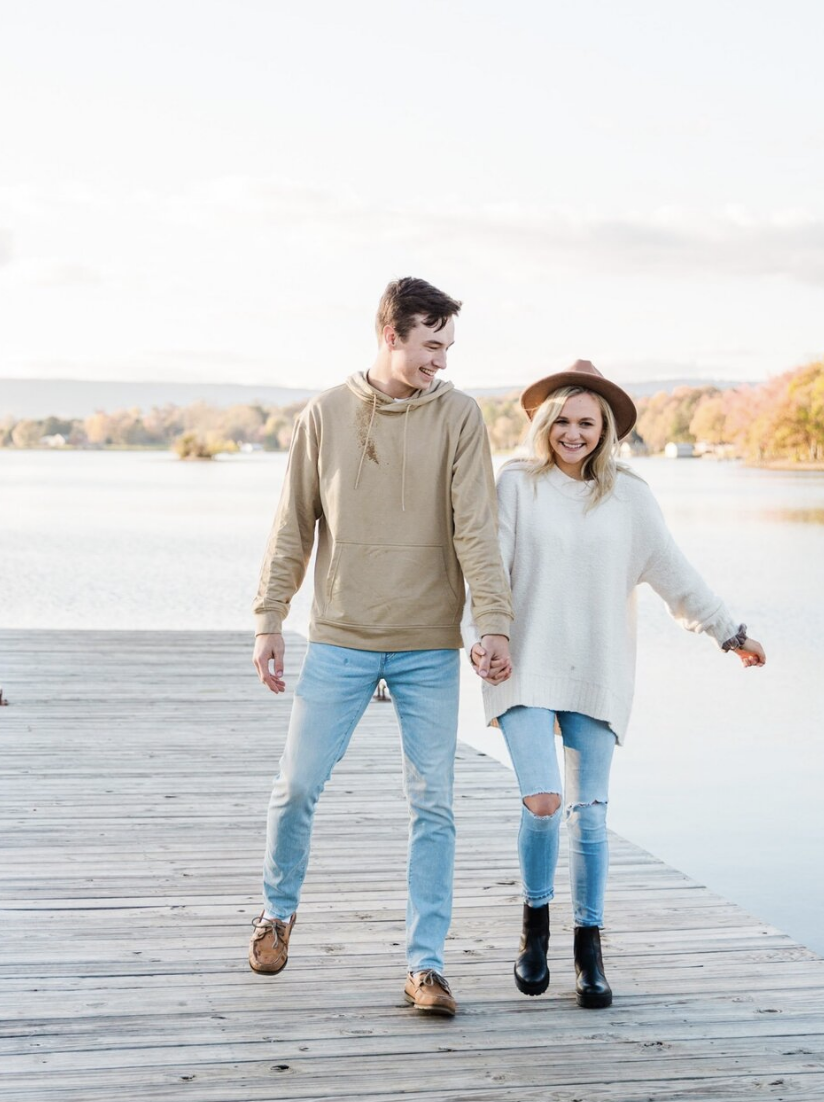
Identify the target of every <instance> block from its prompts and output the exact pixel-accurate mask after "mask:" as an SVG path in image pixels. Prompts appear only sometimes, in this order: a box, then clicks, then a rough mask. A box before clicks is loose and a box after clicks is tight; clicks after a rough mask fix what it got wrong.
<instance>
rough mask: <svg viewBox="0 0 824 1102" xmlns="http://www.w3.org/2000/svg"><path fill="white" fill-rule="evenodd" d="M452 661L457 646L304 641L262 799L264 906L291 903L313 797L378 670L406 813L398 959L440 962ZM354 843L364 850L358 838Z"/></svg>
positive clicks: (448, 909) (449, 839)
mask: <svg viewBox="0 0 824 1102" xmlns="http://www.w3.org/2000/svg"><path fill="white" fill-rule="evenodd" d="M458 669H459V652H458V651H457V650H417V651H396V652H383V651H365V650H353V649H351V648H349V647H333V646H330V645H328V644H326V643H310V644H309V647H308V650H307V652H306V658H305V661H304V663H303V669H302V670H301V674H300V678H299V679H298V683H297V686H296V688H295V699H294V703H293V705H292V715H291V719H290V722H289V733H288V735H287V737H286V745H285V747H284V751H283V757H282V758H281V760H280V773H279V774H278V776H277V777H276V778H275V783H274V788H273V790H272V798H271V800H270V801H269V816H268V823H267V845H266V859H265V863H264V872H263V896H264V901H265V906H266V911H267V913H268V914H270V915H273V916H274V917H275V918H280V919H284V920H287V919H288V918H289V917H290V916H291V915H292V913H293V912H294V911H296V910H297V907H298V901H299V898H300V890H301V886H302V884H303V879H304V877H305V875H306V867H307V864H308V862H309V845H310V840H311V835H312V821H313V819H314V814H315V806H316V804H317V801H318V797H319V796H320V794H321V792H322V791H323V788H324V785H325V784H326V782H327V781H328V780H329V778H330V776H331V775H332V770H333V769H334V767H335V765H336V764H337V763H338V762H339V761H340V759H341V758H342V757H343V755H344V754H345V752H346V748H347V746H348V745H349V741H350V739H351V737H352V733H353V731H354V730H355V727H356V726H357V724H358V722H359V720H360V718H361V716H362V715H363V713H364V712H365V711H366V706H367V705H368V703H369V701H370V699H371V698H372V695H373V693H374V692H375V688H376V686H377V684H378V681H379V680H380V679H381V678H383V679H384V680H385V681H386V684H387V686H388V687H389V691H390V693H391V695H392V700H393V701H394V704H395V712H396V714H397V717H398V723H399V725H400V731H401V748H402V751H403V778H404V792H405V794H406V798H407V801H408V804H409V814H410V826H409V856H408V869H407V886H408V897H407V908H406V952H407V966H408V968H409V971H411V972H420V971H423V970H424V969H426V968H434V969H436V970H437V971H438V972H443V946H444V941H445V940H446V935H447V931H448V930H449V922H450V919H451V916H452V870H453V865H454V859H455V822H454V819H453V816H452V789H453V776H454V766H455V746H456V742H457V731H458V683H459V682H458ZM363 845H364V851H365V859H366V857H367V855H368V850H369V839H368V838H364V840H363Z"/></svg>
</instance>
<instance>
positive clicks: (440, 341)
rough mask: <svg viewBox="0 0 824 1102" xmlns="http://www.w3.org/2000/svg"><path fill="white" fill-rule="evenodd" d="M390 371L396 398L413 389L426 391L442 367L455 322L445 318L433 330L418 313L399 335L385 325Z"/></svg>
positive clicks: (406, 395)
mask: <svg viewBox="0 0 824 1102" xmlns="http://www.w3.org/2000/svg"><path fill="white" fill-rule="evenodd" d="M386 340H387V343H388V345H389V348H390V371H391V375H392V380H393V382H395V383H396V384H397V385H398V388H399V389H400V388H405V391H406V392H405V393H404V394H400V393H399V394H396V395H394V396H395V397H398V398H408V397H409V395H411V394H412V393H413V392H414V391H416V390H428V389H429V387H430V386H431V385H432V380H433V379H434V378H435V376H436V374H437V373H438V372H439V371H443V370H444V368H445V367H446V353H447V351H448V349H449V348H450V347H451V346H452V344H453V343H454V341H455V322H454V320H453V319H452V318H449V319H448V320H447V322H446V324H445V325H444V326H443V328H442V329H433V328H430V327H429V326H428V325H425V324H424V321H423V318H421V317H420V316H418V317H417V318H416V319H415V325H414V326H413V327H412V328H411V329H410V330H409V332H408V333H407V335H406V337H404V338H402V337H399V336H398V335H397V333H395V331H394V329H393V328H392V327H391V326H387V333H386Z"/></svg>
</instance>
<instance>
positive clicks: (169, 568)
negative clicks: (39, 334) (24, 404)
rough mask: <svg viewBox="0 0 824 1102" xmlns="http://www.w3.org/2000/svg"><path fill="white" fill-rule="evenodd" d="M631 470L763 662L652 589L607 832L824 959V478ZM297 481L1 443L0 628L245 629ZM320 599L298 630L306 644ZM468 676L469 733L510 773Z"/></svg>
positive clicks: (657, 463) (710, 466)
mask: <svg viewBox="0 0 824 1102" xmlns="http://www.w3.org/2000/svg"><path fill="white" fill-rule="evenodd" d="M633 466H634V467H635V468H636V470H637V471H638V473H639V474H641V475H642V477H644V478H645V479H646V480H647V481H648V482H649V483H650V485H651V486H652V488H653V490H654V491H655V493H656V495H657V497H658V499H659V501H660V502H661V505H662V507H663V509H664V512H665V514H666V516H667V519H668V522H669V524H670V527H671V528H672V530H673V532H674V534H675V536H676V538H677V539H678V541H679V543H680V544H681V546H682V548H683V549H684V551H685V552H686V553H687V555H688V556H689V557H690V558H691V559H692V561H693V562H694V563H695V565H696V566H698V568H699V569H700V570H701V571H702V573H703V574H704V576H705V577H706V578H707V580H708V581H709V582H710V584H711V585H712V586H713V587H714V588H715V589H716V590H717V591H718V592H719V593H721V594H722V595H723V596H724V598H725V600H726V601H727V603H728V605H729V606H730V608H731V610H732V611H733V614H734V615H735V616H736V617H738V618H740V619H741V620H744V621H745V622H746V623H747V624H748V625H749V627H750V630H751V633H752V634H753V635H754V636H755V637H756V638H758V639H760V640H761V641H762V643H763V644H764V645H765V647H766V650H767V655H768V664H767V666H766V667H765V668H764V669H763V670H744V669H743V668H742V667H741V666H740V663H739V662H738V660H737V659H735V658H734V657H730V656H728V655H722V654H721V653H720V652H719V651H718V650H717V649H716V648H715V646H714V644H712V643H711V642H710V641H709V640H708V639H706V638H704V637H701V636H693V635H689V634H688V633H686V632H684V631H682V630H680V629H679V628H678V627H677V626H676V625H675V624H674V623H673V622H672V620H670V618H669V616H668V615H667V612H666V610H665V608H664V606H663V604H662V603H661V602H660V600H659V599H658V598H657V597H655V595H654V594H652V593H651V592H649V591H648V590H647V589H646V587H643V588H642V591H641V595H640V598H641V599H640V601H639V653H638V689H637V693H636V702H635V709H634V713H633V718H632V722H631V725H630V730H629V735H628V738H627V745H626V747H624V748H623V749H621V750H619V751H618V752H617V753H616V762H615V767H614V773H613V783H612V792H611V806H610V825H611V826H612V828H613V829H614V830H616V831H618V832H619V833H620V834H623V835H625V836H626V837H628V838H630V839H632V840H633V841H634V842H636V843H638V844H639V845H641V846H643V847H644V848H646V849H648V850H650V851H651V852H653V853H655V854H656V855H657V856H659V857H661V858H663V859H664V860H665V861H667V862H668V863H670V864H672V865H674V866H676V867H677V868H680V869H682V870H683V871H684V872H686V873H688V874H689V875H690V876H693V877H695V878H696V879H697V880H700V881H701V882H703V883H705V884H707V885H708V886H709V887H710V888H712V889H713V890H715V891H717V892H719V893H720V894H721V895H724V896H726V897H727V898H729V899H732V900H735V901H736V902H737V903H739V904H741V905H742V906H743V907H745V908H746V909H747V910H749V911H750V912H751V913H752V914H753V915H756V916H757V917H758V918H760V919H762V920H764V921H768V922H771V923H774V924H775V925H777V926H779V927H780V928H781V929H783V930H785V931H786V932H787V933H789V934H791V935H792V936H793V937H795V938H796V939H797V940H799V941H801V942H802V943H804V944H806V945H808V946H810V947H811V948H813V949H815V950H816V951H817V952H819V953H822V954H824V921H822V920H823V919H824V875H822V873H823V872H824V868H822V866H823V865H824V861H822V849H824V823H823V822H822V814H821V792H822V788H823V787H824V784H823V783H822V782H824V749H822V740H824V643H822V639H823V638H824V473H815V472H798V473H782V472H773V471H756V470H748V469H746V468H744V467H741V466H739V465H737V464H728V463H714V462H710V461H699V460H680V461H672V460H663V459H662V460H657V459H646V460H635V461H633ZM284 467H285V456H283V455H279V454H262V453H258V454H253V455H248V456H245V455H244V456H233V457H226V458H222V459H220V460H218V461H216V462H213V463H181V462H180V461H178V460H177V459H175V458H173V457H172V456H171V455H169V454H166V453H158V452H105V453H104V452H66V453H52V452H15V451H13V450H0V626H4V627H15V628H135V629H139V628H190V629H212V628H214V629H241V630H243V629H249V628H250V626H251V618H250V612H249V609H250V604H251V599H252V595H253V592H254V589H255V585H256V581H257V573H258V568H259V565H260V559H261V555H262V552H263V547H264V544H265V541H266V537H267V534H268V529H269V524H270V522H271V518H272V515H273V513H274V509H275V506H276V503H277V499H278V494H279V490H280V484H281V480H282V477H283V471H284ZM307 589H308V587H306V586H305V587H304V589H303V590H302V592H301V593H300V594H299V595H298V597H297V598H296V600H295V602H294V604H293V612H292V615H291V617H290V619H289V622H288V625H287V626H289V627H291V628H293V629H294V630H298V631H304V632H305V629H306V623H307V619H308V609H309V595H308V593H307ZM250 646H251V639H250ZM1 669H2V656H0V670H1ZM464 681H465V684H464V691H463V694H462V719H461V736H462V737H463V738H464V739H466V740H467V741H468V742H471V743H472V744H473V745H476V746H478V747H479V748H481V749H484V750H486V751H487V752H490V753H493V754H495V756H497V757H500V758H501V759H502V760H506V752H505V750H504V748H503V746H502V742H501V739H500V736H499V735H498V733H497V732H495V731H490V730H488V729H486V728H485V726H484V723H483V719H482V716H481V708H480V698H479V692H478V687H477V684H476V682H475V679H474V676H473V675H472V673H471V671H470V670H469V669H468V667H467V668H466V669H465V671H464ZM1 683H2V679H1V678H0V684H1ZM517 813H518V811H517V807H513V815H516V814H517Z"/></svg>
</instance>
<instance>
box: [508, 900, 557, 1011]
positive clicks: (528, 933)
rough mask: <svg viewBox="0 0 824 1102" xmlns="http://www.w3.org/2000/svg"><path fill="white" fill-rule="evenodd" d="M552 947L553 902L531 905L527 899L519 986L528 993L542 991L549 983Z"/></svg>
mask: <svg viewBox="0 0 824 1102" xmlns="http://www.w3.org/2000/svg"><path fill="white" fill-rule="evenodd" d="M548 948H549V904H548V903H544V905H543V907H530V906H529V904H528V903H524V928H523V932H522V934H521V944H520V946H519V947H518V959H517V960H516V961H515V986H516V987H517V988H518V990H519V991H522V992H523V993H524V995H542V994H543V993H544V991H546V989H547V988H548V987H549V968H547V963H546V952H547V949H548Z"/></svg>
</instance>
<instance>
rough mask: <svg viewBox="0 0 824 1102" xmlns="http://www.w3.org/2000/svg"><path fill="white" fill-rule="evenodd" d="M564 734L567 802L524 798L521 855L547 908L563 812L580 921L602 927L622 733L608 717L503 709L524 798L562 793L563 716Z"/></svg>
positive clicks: (533, 894)
mask: <svg viewBox="0 0 824 1102" xmlns="http://www.w3.org/2000/svg"><path fill="white" fill-rule="evenodd" d="M556 716H557V719H558V725H559V726H560V728H561V734H562V737H563V741H564V779H565V785H564V790H565V802H564V803H562V808H559V809H558V811H556V813H555V814H554V815H543V816H539V815H535V814H534V813H533V812H532V811H530V810H529V808H528V807H527V806H526V804H524V803H523V802H522V803H521V828H520V831H519V833H518V854H519V857H520V862H521V876H522V877H523V883H524V899H525V901H526V902H527V903H528V904H529V905H530V907H541V906H543V904H545V903H549V902H550V900H551V899H553V898H554V895H555V869H556V866H557V864H558V842H559V834H560V828H561V814H562V809H563V818H564V820H565V822H566V827H567V836H568V840H569V879H570V887H571V890H572V906H573V914H574V918H575V925H576V926H602V925H603V922H604V891H605V889H606V883H607V871H608V869H609V843H608V841H607V827H606V822H607V802H608V797H609V770H610V766H611V764H612V754H613V751H614V749H615V735H614V734H613V733H612V731H611V730H610V729H609V727H608V726H607V724H606V723H604V722H603V721H602V720H600V719H592V718H591V717H590V716H584V715H581V714H580V713H578V712H554V711H550V710H549V709H548V708H526V707H521V706H519V707H517V708H510V709H509V711H508V712H505V713H504V714H503V715H502V716H498V723H499V724H500V725H501V730H502V731H503V735H504V738H505V739H506V744H507V746H508V747H509V755H510V757H511V758H512V764H513V766H514V769H515V775H516V777H517V778H518V786H519V788H520V790H521V800H522V801H523V799H524V798H525V797H527V796H535V795H537V794H538V793H540V792H549V793H557V794H558V795H559V796H560V795H561V792H562V789H561V772H560V768H559V766H558V756H557V753H556V750H555V736H554V731H555V719H556Z"/></svg>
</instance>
